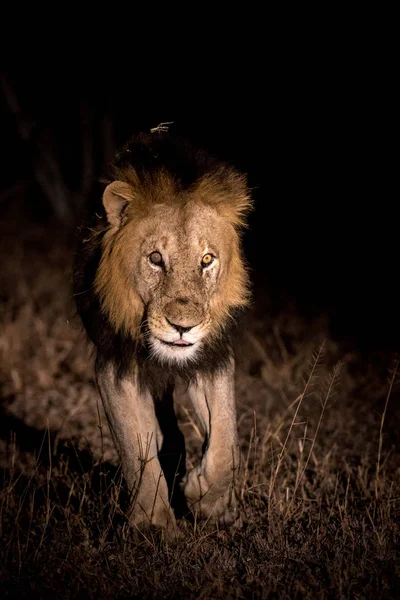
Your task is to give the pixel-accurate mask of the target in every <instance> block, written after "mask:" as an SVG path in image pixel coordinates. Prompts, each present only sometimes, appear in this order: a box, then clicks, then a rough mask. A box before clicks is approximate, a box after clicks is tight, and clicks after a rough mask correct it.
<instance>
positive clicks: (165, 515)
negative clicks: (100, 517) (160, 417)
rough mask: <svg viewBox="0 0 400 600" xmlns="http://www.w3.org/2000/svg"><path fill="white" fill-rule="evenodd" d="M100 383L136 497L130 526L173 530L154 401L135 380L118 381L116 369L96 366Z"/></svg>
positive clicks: (126, 471)
mask: <svg viewBox="0 0 400 600" xmlns="http://www.w3.org/2000/svg"><path fill="white" fill-rule="evenodd" d="M96 380H97V385H98V388H99V391H100V395H101V399H102V401H103V405H104V409H105V412H106V415H107V419H108V422H109V425H110V429H111V433H112V435H113V438H114V442H115V444H116V446H117V450H118V452H119V455H120V458H121V462H122V471H123V474H124V476H125V479H126V481H127V484H128V487H129V490H130V492H131V495H132V510H131V515H130V522H131V524H133V525H137V526H146V525H150V524H152V525H158V526H161V527H167V528H168V529H171V530H173V529H174V526H175V517H174V515H173V512H172V510H171V508H170V505H169V501H168V488H167V483H166V481H165V478H164V474H163V472H162V469H161V466H160V462H159V460H158V456H157V451H158V449H159V448H160V445H161V442H162V436H161V432H160V428H159V425H158V422H157V419H156V415H155V411H154V404H153V399H152V397H151V395H150V393H149V392H142V391H140V390H139V387H138V385H137V383H136V382H135V378H134V376H133V375H132V377H131V378H122V379H121V378H118V377H117V375H116V372H115V367H114V366H113V365H112V364H110V363H108V364H106V365H105V366H100V364H99V361H98V362H97V364H96Z"/></svg>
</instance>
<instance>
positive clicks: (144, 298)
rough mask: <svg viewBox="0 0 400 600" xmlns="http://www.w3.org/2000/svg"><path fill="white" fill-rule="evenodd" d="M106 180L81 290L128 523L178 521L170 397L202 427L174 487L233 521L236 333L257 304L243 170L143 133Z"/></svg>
mask: <svg viewBox="0 0 400 600" xmlns="http://www.w3.org/2000/svg"><path fill="white" fill-rule="evenodd" d="M102 183H103V187H104V191H103V194H102V203H100V202H97V200H96V202H97V205H96V203H95V205H94V206H93V210H91V211H90V214H89V219H88V221H87V223H86V224H85V225H84V226H83V227H81V228H80V230H79V244H78V250H77V253H76V259H75V267H74V295H75V299H76V304H77V309H78V312H79V314H80V316H81V319H82V321H83V324H84V327H85V329H86V331H87V333H88V335H89V337H90V338H91V340H92V341H93V343H94V346H95V349H96V361H95V373H96V382H97V386H98V390H99V393H100V396H101V399H102V402H103V405H104V409H105V413H106V416H107V419H108V422H109V426H110V430H111V433H112V437H113V440H114V443H115V445H116V448H117V450H118V452H119V456H120V460H121V465H122V471H123V474H124V477H125V480H126V482H127V485H128V488H129V490H130V493H131V498H132V502H131V509H130V510H131V512H130V523H131V524H132V525H133V526H137V527H144V526H146V525H155V526H158V527H160V528H167V529H168V528H169V529H171V528H172V529H174V528H175V526H176V521H175V515H174V511H173V509H172V508H171V504H170V494H171V491H170V490H169V489H168V485H167V481H166V478H165V477H164V474H163V471H162V467H161V463H160V458H159V453H160V449H161V446H162V444H163V437H164V434H165V431H162V428H161V426H160V423H159V420H158V418H157V407H158V406H161V405H162V403H163V402H164V400H163V398H164V396H165V394H167V393H168V392H172V393H173V395H174V399H175V402H178V401H179V398H181V399H182V398H183V397H185V398H186V400H189V401H190V402H191V405H192V407H193V411H194V413H195V416H196V419H197V420H198V424H199V428H200V430H201V432H202V435H203V436H204V444H203V456H202V459H201V462H200V464H199V465H198V466H197V467H196V468H194V469H192V470H191V471H189V472H188V473H186V474H185V476H184V477H183V479H182V481H181V484H180V485H181V488H182V489H183V493H184V496H185V498H186V502H187V506H188V507H189V509H190V510H191V511H192V512H193V513H197V514H198V515H199V516H202V517H206V518H207V519H211V520H214V521H219V522H221V523H231V522H232V521H233V520H234V519H235V515H236V511H237V497H236V491H235V490H236V481H237V472H238V468H239V443H238V433H237V424H236V409H235V389H234V374H235V359H234V352H233V344H232V339H233V335H234V331H235V329H236V328H237V323H238V316H239V315H240V314H242V313H243V311H244V309H245V308H246V307H247V306H248V304H249V300H250V291H249V277H248V269H246V264H245V260H244V258H243V252H242V243H241V238H242V235H241V233H242V231H243V227H244V226H245V225H246V216H247V213H248V212H249V210H250V209H251V206H252V202H251V198H250V193H249V189H248V187H247V183H246V177H245V176H244V175H243V174H241V173H239V172H238V171H237V170H236V169H234V168H233V167H231V166H230V165H228V164H226V163H224V162H221V161H219V160H218V159H216V158H215V157H213V156H210V155H209V154H208V153H206V152H204V151H203V150H199V149H198V148H196V147H194V146H192V145H191V144H189V142H187V141H185V140H182V139H180V138H174V137H172V136H171V135H170V134H169V133H165V132H162V131H155V132H154V133H149V134H146V133H143V134H139V135H137V136H135V137H134V138H133V139H132V140H131V141H130V142H129V143H128V144H127V145H126V146H125V148H124V149H123V150H122V151H121V153H120V154H118V155H117V158H116V160H115V162H114V164H113V165H112V167H111V169H110V173H109V176H108V177H107V179H106V180H104V181H103V182H102ZM99 200H100V198H99ZM167 433H168V432H167Z"/></svg>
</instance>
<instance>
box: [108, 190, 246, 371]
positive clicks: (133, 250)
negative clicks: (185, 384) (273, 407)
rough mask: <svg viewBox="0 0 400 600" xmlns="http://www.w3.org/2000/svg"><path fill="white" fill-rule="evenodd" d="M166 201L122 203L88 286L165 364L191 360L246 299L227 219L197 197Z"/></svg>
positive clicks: (119, 322)
mask: <svg viewBox="0 0 400 600" xmlns="http://www.w3.org/2000/svg"><path fill="white" fill-rule="evenodd" d="M112 185H113V184H111V186H112ZM111 186H109V187H110V188H111ZM126 191H127V190H126ZM168 199H169V200H170V199H171V196H169V198H165V201H159V202H153V203H151V204H150V205H147V207H146V210H145V211H144V212H140V211H138V207H137V205H135V203H134V202H130V203H129V204H128V207H127V210H126V212H125V216H124V219H121V220H120V221H119V220H118V219H117V221H116V226H114V227H112V228H111V229H110V230H109V231H108V232H107V234H106V235H105V238H104V243H103V257H102V260H101V262H100V267H99V271H98V275H97V279H96V287H97V291H98V294H99V296H100V298H101V300H102V304H103V307H104V309H105V310H106V311H107V313H108V315H109V317H110V319H111V320H112V321H113V323H114V324H115V325H116V327H117V328H118V329H121V328H122V329H124V330H125V331H126V330H128V331H130V332H131V333H132V335H133V336H134V337H137V335H138V331H140V335H143V336H144V337H145V341H146V343H147V344H148V346H149V348H150V355H151V356H152V357H154V358H156V359H157V360H158V361H159V362H165V363H169V364H171V363H175V362H176V363H178V362H179V363H185V362H188V361H193V360H195V358H196V355H197V354H198V352H199V351H200V350H201V348H202V345H203V344H204V341H205V340H206V339H209V340H210V339H212V337H213V336H217V335H219V334H220V332H221V328H222V327H223V326H224V324H225V322H226V319H228V318H229V313H230V311H231V310H232V309H233V308H236V307H238V306H243V305H244V304H245V303H246V301H247V289H246V283H247V279H246V272H245V269H244V266H243V261H242V258H241V256H240V252H239V238H238V234H237V232H236V229H235V227H234V226H233V224H232V223H231V222H230V221H229V220H228V219H227V218H226V217H225V216H224V215H223V214H221V212H220V211H218V209H217V208H216V207H213V206H211V205H209V204H206V203H204V202H202V201H201V200H200V199H199V198H198V196H197V197H196V196H192V197H188V196H186V197H185V199H184V201H181V202H179V201H176V198H175V199H174V201H173V202H171V201H168ZM161 200H162V199H161ZM112 202H113V200H112V198H111V203H112ZM105 206H106V208H107V203H105ZM119 214H120V213H119ZM109 218H110V214H109ZM110 221H111V224H113V223H112V215H111V219H110Z"/></svg>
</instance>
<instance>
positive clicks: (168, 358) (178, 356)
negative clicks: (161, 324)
mask: <svg viewBox="0 0 400 600" xmlns="http://www.w3.org/2000/svg"><path fill="white" fill-rule="evenodd" d="M150 346H151V355H152V356H153V357H155V358H157V359H158V361H159V362H161V363H167V364H172V363H179V364H185V363H188V362H192V361H193V360H194V359H195V356H196V354H197V352H198V350H199V348H200V346H201V343H200V342H197V343H196V344H193V346H168V345H167V344H163V342H161V341H160V340H158V339H157V338H155V337H153V336H151V337H150Z"/></svg>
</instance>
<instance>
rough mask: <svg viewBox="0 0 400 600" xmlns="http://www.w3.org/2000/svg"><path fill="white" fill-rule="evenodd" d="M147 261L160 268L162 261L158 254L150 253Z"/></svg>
mask: <svg viewBox="0 0 400 600" xmlns="http://www.w3.org/2000/svg"><path fill="white" fill-rule="evenodd" d="M149 261H150V262H151V263H153V265H157V266H159V267H161V265H162V264H163V259H162V256H161V254H160V253H159V252H152V253H151V254H150V256H149Z"/></svg>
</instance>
